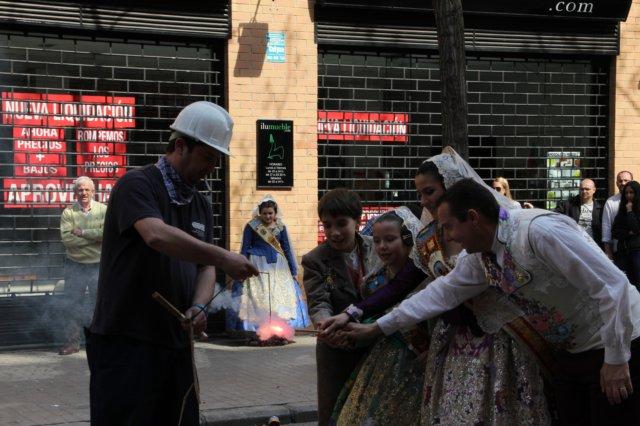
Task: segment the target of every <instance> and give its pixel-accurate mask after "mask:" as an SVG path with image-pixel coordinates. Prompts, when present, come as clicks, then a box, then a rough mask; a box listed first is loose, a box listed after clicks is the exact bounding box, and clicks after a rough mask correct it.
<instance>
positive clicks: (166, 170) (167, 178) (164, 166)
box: [156, 157, 196, 206]
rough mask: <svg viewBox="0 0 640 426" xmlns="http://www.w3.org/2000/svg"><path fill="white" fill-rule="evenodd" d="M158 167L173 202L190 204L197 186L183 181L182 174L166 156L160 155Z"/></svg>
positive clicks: (182, 204) (181, 204)
mask: <svg viewBox="0 0 640 426" xmlns="http://www.w3.org/2000/svg"><path fill="white" fill-rule="evenodd" d="M156 167H157V168H158V170H160V173H161V174H162V180H163V181H164V186H165V187H166V188H167V192H168V193H169V198H170V199H171V203H172V204H177V205H178V206H184V205H186V204H189V203H190V202H191V200H192V199H193V194H194V193H195V191H196V189H195V187H193V186H189V185H187V184H186V183H184V182H182V179H180V175H179V174H178V172H177V171H176V169H174V168H173V166H172V165H171V164H170V163H169V162H168V161H167V158H166V157H160V159H159V160H158V162H157V163H156Z"/></svg>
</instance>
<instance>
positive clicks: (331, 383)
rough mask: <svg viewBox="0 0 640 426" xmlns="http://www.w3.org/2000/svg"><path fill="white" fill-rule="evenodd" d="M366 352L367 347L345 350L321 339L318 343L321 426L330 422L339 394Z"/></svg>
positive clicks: (317, 358)
mask: <svg viewBox="0 0 640 426" xmlns="http://www.w3.org/2000/svg"><path fill="white" fill-rule="evenodd" d="M364 352H365V349H358V350H354V351H345V350H342V349H336V348H332V347H331V346H329V345H327V344H325V343H323V342H321V341H318V342H317V343H316V368H317V373H318V425H319V426H325V425H327V424H329V421H330V420H331V413H332V412H333V406H334V405H335V403H336V400H337V399H338V395H339V394H340V391H341V390H342V387H343V386H344V384H345V382H346V381H347V379H348V378H349V376H350V375H351V372H353V370H354V369H355V368H356V366H357V365H358V362H359V361H360V358H362V355H363V353H364Z"/></svg>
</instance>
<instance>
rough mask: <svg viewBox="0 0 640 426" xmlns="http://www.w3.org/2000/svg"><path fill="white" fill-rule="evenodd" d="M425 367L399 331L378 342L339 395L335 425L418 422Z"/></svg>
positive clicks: (408, 423) (421, 359)
mask: <svg viewBox="0 0 640 426" xmlns="http://www.w3.org/2000/svg"><path fill="white" fill-rule="evenodd" d="M424 366H425V365H424V358H422V357H418V356H417V355H416V353H415V352H414V350H412V349H411V347H410V346H409V345H408V344H407V343H406V340H405V337H404V336H402V335H400V334H399V333H395V334H393V335H391V336H388V337H385V338H383V339H382V340H380V341H378V342H377V343H376V344H375V345H374V346H373V347H372V348H371V351H370V352H369V354H367V356H366V357H365V358H364V359H363V361H362V362H361V364H360V366H359V368H357V369H356V370H355V372H354V373H353V375H352V378H351V379H350V380H349V381H348V382H347V384H346V385H345V387H344V388H343V390H342V392H341V394H340V396H339V397H338V401H337V403H336V406H335V409H334V413H333V418H332V420H333V422H334V424H338V425H349V426H351V425H367V426H369V425H371V426H373V425H417V424H419V423H420V406H421V402H422V388H423V378H424Z"/></svg>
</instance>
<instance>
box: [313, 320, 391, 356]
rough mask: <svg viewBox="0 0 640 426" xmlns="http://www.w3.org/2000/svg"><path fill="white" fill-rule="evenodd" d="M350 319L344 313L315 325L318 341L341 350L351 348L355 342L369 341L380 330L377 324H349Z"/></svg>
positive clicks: (378, 333) (377, 334)
mask: <svg viewBox="0 0 640 426" xmlns="http://www.w3.org/2000/svg"><path fill="white" fill-rule="evenodd" d="M349 320H350V317H349V315H347V314H346V313H344V312H343V313H341V314H338V315H334V316H332V317H329V318H326V319H324V320H322V321H320V322H319V323H318V324H317V328H318V330H320V333H319V334H318V339H320V340H322V341H323V342H325V343H327V344H328V345H330V346H334V347H341V348H345V349H347V348H353V347H354V346H355V344H356V343H357V342H363V341H367V340H371V339H374V338H376V337H377V336H379V335H380V334H381V333H380V329H379V328H378V326H377V324H375V323H373V324H360V323H356V322H349Z"/></svg>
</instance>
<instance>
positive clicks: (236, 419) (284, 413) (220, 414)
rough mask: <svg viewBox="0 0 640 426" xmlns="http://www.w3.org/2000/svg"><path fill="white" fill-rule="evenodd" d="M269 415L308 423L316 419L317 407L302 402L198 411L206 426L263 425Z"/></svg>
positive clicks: (282, 421)
mask: <svg viewBox="0 0 640 426" xmlns="http://www.w3.org/2000/svg"><path fill="white" fill-rule="evenodd" d="M271 416H278V417H279V418H280V422H281V423H282V424H283V425H284V424H289V423H308V422H316V421H317V420H318V407H317V405H316V404H315V403H311V402H307V403H305V402H302V403H293V404H278V405H253V406H249V407H236V408H221V409H217V410H207V411H202V412H201V413H200V417H201V419H202V418H203V417H204V420H205V422H204V423H202V422H201V425H206V426H263V425H265V424H266V423H267V420H269V417H271Z"/></svg>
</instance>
